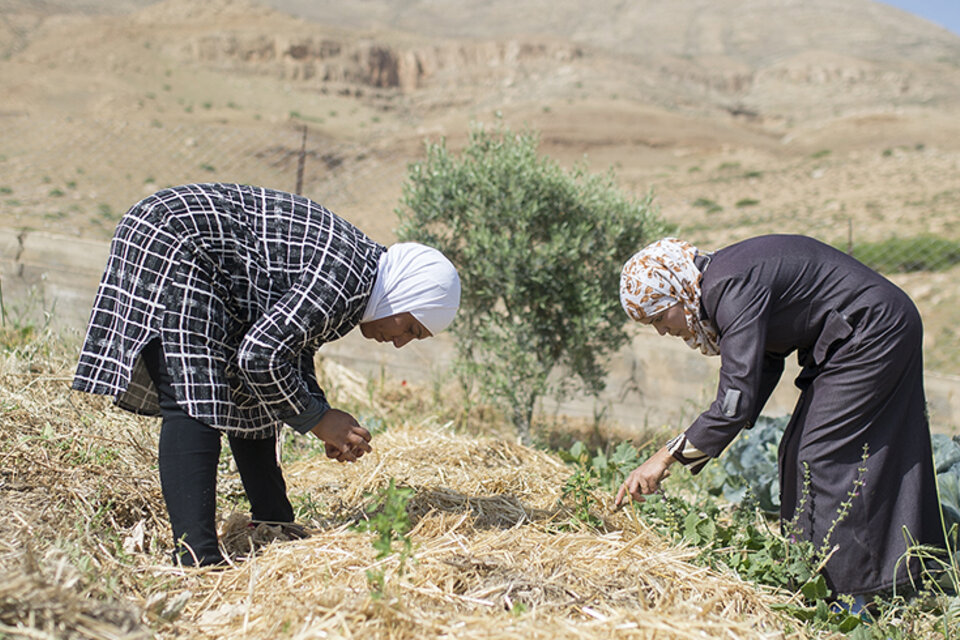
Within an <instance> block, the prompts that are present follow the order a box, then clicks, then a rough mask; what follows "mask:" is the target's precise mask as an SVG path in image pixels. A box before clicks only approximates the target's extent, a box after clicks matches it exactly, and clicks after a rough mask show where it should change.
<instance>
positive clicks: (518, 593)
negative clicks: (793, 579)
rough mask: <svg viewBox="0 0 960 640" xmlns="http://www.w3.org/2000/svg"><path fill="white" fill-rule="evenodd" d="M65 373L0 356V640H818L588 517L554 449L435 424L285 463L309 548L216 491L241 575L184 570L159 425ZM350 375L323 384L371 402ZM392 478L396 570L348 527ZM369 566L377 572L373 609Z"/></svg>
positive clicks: (613, 517) (750, 595)
mask: <svg viewBox="0 0 960 640" xmlns="http://www.w3.org/2000/svg"><path fill="white" fill-rule="evenodd" d="M72 366H73V358H72V354H71V353H70V352H65V351H64V350H63V349H62V348H61V347H59V346H58V345H57V344H56V343H55V342H49V343H46V344H45V345H44V346H42V347H39V348H38V347H32V346H31V347H29V348H23V349H20V350H18V351H16V352H14V353H9V354H7V355H6V356H5V357H4V359H3V360H2V362H0V399H2V400H0V402H2V404H0V424H2V429H0V508H2V512H3V514H4V517H3V518H2V520H0V584H2V585H3V586H2V587H0V625H2V626H0V637H3V636H4V634H6V635H8V636H11V637H24V638H91V639H97V640H106V639H114V638H125V639H126V638H142V637H151V636H153V637H160V638H175V637H190V638H274V637H290V638H328V637H344V638H348V637H377V638H419V637H423V636H435V637H457V638H555V637H578V638H600V637H623V638H658V639H666V638H786V637H791V638H803V637H813V636H812V635H811V634H809V633H807V632H805V631H802V630H800V631H794V632H789V633H788V632H784V631H783V628H784V625H785V621H784V619H782V618H780V617H779V616H778V615H777V614H774V613H773V612H772V611H771V609H770V605H771V604H772V603H774V602H776V601H778V600H780V601H782V600H783V597H782V596H778V595H776V594H772V593H769V592H763V591H760V590H758V589H757V588H755V587H754V586H752V585H749V584H746V583H743V582H741V581H739V580H737V579H735V578H734V577H731V576H726V575H720V574H718V573H716V572H713V571H711V570H708V569H704V568H702V567H698V566H695V565H693V564H691V563H690V560H691V559H692V557H693V556H694V552H693V551H692V550H690V549H687V548H684V547H678V546H671V545H669V544H667V543H666V542H665V541H664V540H663V539H662V538H660V537H659V536H657V535H655V534H654V533H652V532H651V531H650V530H649V529H648V528H647V527H646V526H645V525H644V523H643V522H640V521H638V520H636V519H635V517H632V516H631V513H632V512H631V510H623V511H620V512H614V511H613V510H612V509H611V508H610V496H608V495H597V496H596V498H597V500H598V507H597V509H598V513H597V514H596V515H598V516H599V517H601V518H602V519H603V520H604V523H605V524H604V526H603V527H602V528H601V530H594V529H588V528H586V527H583V526H577V525H576V524H575V521H572V517H571V512H570V510H569V509H568V508H567V507H566V506H565V505H564V504H563V502H562V500H561V490H562V486H563V483H564V481H565V479H566V478H567V477H568V476H569V475H570V471H569V469H568V468H567V467H565V466H564V465H563V464H562V463H561V462H560V461H559V460H558V459H556V458H555V457H553V456H551V455H549V454H547V453H544V452H542V451H538V450H535V449H531V448H527V447H523V446H520V445H516V444H513V443H511V442H508V441H505V440H503V439H498V438H485V437H478V436H471V435H464V434H460V433H456V432H454V431H453V430H452V429H451V428H450V427H449V426H444V425H441V424H439V423H438V422H437V421H436V420H435V419H432V418H429V417H425V418H420V419H413V418H409V419H404V418H402V417H401V418H398V419H397V420H396V421H391V422H389V423H388V426H389V428H388V429H387V430H386V431H385V432H383V433H381V434H379V435H377V436H376V437H375V439H374V445H375V451H374V453H373V454H371V455H369V456H366V457H365V458H363V459H362V460H361V462H359V463H357V464H354V465H339V464H336V463H332V462H329V461H327V460H325V459H323V458H322V457H319V456H312V455H303V456H302V457H301V458H300V459H299V460H297V461H295V462H292V463H288V464H287V465H286V469H285V473H286V476H287V479H288V486H289V491H290V494H291V496H292V497H293V498H294V500H295V502H296V501H297V500H302V499H304V498H309V500H310V501H311V504H313V505H314V509H313V511H312V512H311V513H309V514H307V513H306V512H304V514H305V518H304V519H303V523H304V524H305V525H307V526H308V527H309V528H310V530H311V532H312V535H311V536H310V537H309V538H306V539H300V540H296V539H294V540H285V538H286V536H283V535H280V534H279V533H278V532H277V531H271V530H268V529H258V530H256V531H254V530H250V529H247V528H246V526H245V520H244V519H243V518H242V517H240V516H232V517H231V514H230V512H229V507H230V506H231V502H230V500H228V499H223V500H222V504H221V507H222V508H221V515H222V516H223V517H224V535H223V539H224V540H225V541H231V540H232V542H231V544H232V545H233V546H234V547H235V549H234V550H235V554H234V555H233V558H232V561H231V566H229V567H228V568H225V569H222V570H218V571H214V570H183V569H179V568H176V567H174V566H172V565H170V564H169V557H170V551H171V545H170V542H169V537H170V534H169V529H168V526H167V523H166V521H165V511H164V507H163V503H162V499H161V496H160V490H159V482H158V479H157V476H156V471H155V461H154V444H155V436H156V432H157V425H156V422H155V421H151V420H146V419H140V418H136V417H134V416H131V415H129V414H126V413H124V412H121V411H119V410H117V409H115V408H113V407H112V406H111V405H110V403H109V402H108V401H105V400H104V399H102V398H96V397H89V396H86V395H83V394H77V393H73V392H70V391H69V390H68V381H69V375H70V372H71V369H72ZM330 371H331V370H329V369H328V373H329V372H330ZM332 371H333V372H334V375H343V372H342V371H341V372H340V373H339V374H337V373H336V372H337V370H336V369H335V368H334V369H332ZM348 382H349V380H348V379H347V378H345V379H343V380H340V381H339V382H336V381H332V380H329V379H328V387H331V388H335V389H336V388H339V389H340V390H341V393H344V395H345V397H346V392H347V390H349V389H350V388H352V389H353V391H354V396H353V397H352V399H351V401H354V402H359V401H360V399H361V398H362V397H363V396H364V395H365V394H364V392H363V390H362V389H360V388H359V387H357V386H356V385H354V386H353V387H350V384H348ZM354 382H358V381H357V380H354ZM410 395H411V396H412V395H416V393H415V392H413V393H411V394H410ZM366 396H367V397H368V398H370V395H369V394H366ZM408 399H409V398H408ZM371 400H372V401H371V402H370V404H369V406H368V407H367V408H368V410H369V411H370V412H373V413H376V412H378V411H381V412H385V414H386V413H388V412H387V411H386V407H387V404H386V401H385V400H383V399H381V398H371ZM400 413H401V414H402V413H403V412H400ZM221 476H222V481H223V482H224V487H229V486H230V485H231V483H235V482H236V478H234V477H233V474H231V473H230V472H229V470H227V469H224V470H223V471H222V473H221ZM391 478H392V479H394V480H395V481H396V483H397V485H399V486H404V487H407V488H410V489H412V491H413V496H412V498H411V500H410V502H409V504H408V513H409V515H410V518H411V523H412V530H411V531H410V533H409V538H410V540H411V541H412V543H413V547H412V557H411V558H409V559H408V560H407V561H406V563H405V566H404V568H403V570H402V571H401V565H400V558H399V556H398V555H397V554H393V555H390V556H387V557H385V558H380V559H378V558H377V552H376V550H375V549H374V548H373V546H372V544H371V543H372V541H373V537H374V534H372V533H366V532H360V531H357V530H356V529H355V528H353V527H352V526H351V525H353V524H355V523H356V522H358V521H359V520H361V519H363V518H366V517H367V515H368V511H369V510H370V505H371V501H370V495H371V494H374V493H376V492H378V491H380V490H381V489H382V488H383V487H384V486H385V485H386V484H387V483H388V481H389V479H391ZM221 493H222V494H224V493H228V492H221ZM262 526H263V525H261V527H262ZM228 529H229V530H228ZM238 531H239V532H241V534H240V535H239V537H238V535H237V532H238ZM247 531H250V532H252V533H254V534H255V536H257V539H256V540H255V542H256V544H254V545H253V546H254V547H256V551H255V552H253V553H252V554H251V553H250V552H249V551H250V548H251V545H250V544H249V543H248V542H245V541H244V540H242V539H241V538H242V537H243V533H242V532H247ZM231 534H233V538H231ZM238 542H239V547H237V543H238ZM368 571H372V572H380V573H381V574H382V575H383V577H384V588H383V595H382V597H380V598H376V597H374V593H373V592H372V587H371V585H370V583H368V579H367V572H368Z"/></svg>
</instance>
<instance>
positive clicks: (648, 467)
mask: <svg viewBox="0 0 960 640" xmlns="http://www.w3.org/2000/svg"><path fill="white" fill-rule="evenodd" d="M676 461H677V459H676V458H674V457H673V455H672V454H671V453H670V451H669V450H668V449H667V448H666V447H661V449H660V450H659V451H657V452H656V453H655V454H653V455H652V456H650V457H649V458H648V459H647V461H646V462H644V463H643V464H641V465H640V466H639V467H637V468H636V469H634V470H633V471H631V472H630V475H628V476H627V479H626V480H624V481H623V484H622V485H621V486H620V490H619V491H617V497H616V499H615V500H614V504H615V505H616V506H620V503H621V502H623V501H624V499H625V498H626V496H627V494H628V493H629V494H630V497H631V498H632V499H633V500H635V501H636V502H643V501H644V500H645V498H644V497H643V496H644V495H645V494H646V495H649V494H651V493H656V491H657V490H658V489H659V488H660V481H661V480H663V479H664V478H666V477H668V476H669V475H670V472H669V471H668V468H669V467H670V465H672V464H673V463H674V462H676Z"/></svg>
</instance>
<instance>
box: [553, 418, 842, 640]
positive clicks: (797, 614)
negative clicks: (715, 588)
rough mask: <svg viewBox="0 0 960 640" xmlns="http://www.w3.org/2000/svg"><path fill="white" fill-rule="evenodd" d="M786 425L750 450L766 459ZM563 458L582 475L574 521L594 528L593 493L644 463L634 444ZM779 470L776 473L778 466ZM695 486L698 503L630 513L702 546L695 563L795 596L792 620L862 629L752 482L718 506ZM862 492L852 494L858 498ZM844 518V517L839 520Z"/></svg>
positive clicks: (575, 478) (814, 552)
mask: <svg viewBox="0 0 960 640" xmlns="http://www.w3.org/2000/svg"><path fill="white" fill-rule="evenodd" d="M785 421H786V419H777V420H770V419H765V420H761V421H758V426H759V424H762V425H763V426H764V429H763V430H762V431H761V433H762V437H761V438H756V439H755V440H754V442H760V443H762V444H761V446H757V445H756V444H752V445H751V447H750V450H751V451H752V452H754V453H758V454H760V455H761V458H762V457H765V456H766V455H767V453H768V451H769V449H768V448H767V447H766V446H765V441H767V440H768V439H771V438H773V437H774V436H775V435H776V434H777V433H778V432H777V429H779V430H780V431H782V427H783V425H784V424H785ZM774 451H775V450H774ZM560 455H561V457H562V458H563V459H564V460H565V461H566V462H567V463H568V464H571V465H573V466H574V467H575V468H576V471H575V473H574V474H573V475H572V476H571V477H570V478H569V479H568V480H567V483H566V484H565V487H564V496H565V497H568V498H572V499H573V501H574V507H575V518H576V519H577V520H578V521H580V522H583V523H586V524H588V525H590V526H598V525H599V524H600V523H601V522H600V520H599V518H597V517H596V516H595V515H594V514H593V512H592V511H591V508H592V507H593V506H594V505H595V503H596V499H595V498H594V497H593V493H594V492H595V491H597V490H599V489H601V488H602V489H605V490H608V491H613V490H615V489H616V488H617V487H619V486H620V484H621V483H622V482H623V480H624V478H625V477H626V476H627V474H628V473H629V472H630V471H632V470H633V469H634V468H635V467H636V466H637V465H638V464H640V462H642V460H643V459H644V458H645V457H644V456H642V455H641V454H640V452H638V451H637V450H636V449H635V448H634V447H632V446H631V445H630V444H629V443H622V444H620V445H619V446H618V447H617V448H616V449H615V450H614V451H613V453H612V454H609V455H608V454H607V453H605V452H603V451H598V452H596V453H593V454H591V453H590V452H589V451H588V450H587V448H586V447H585V446H583V444H582V443H579V442H578V443H576V444H574V445H573V447H571V448H570V450H569V451H565V452H560ZM775 460H776V458H775V453H774V462H775ZM762 464H763V462H762V461H761V465H762ZM773 468H774V473H776V466H775V464H774V467H773ZM731 471H735V469H733V468H731ZM688 483H689V484H691V485H693V489H694V495H693V497H687V496H686V495H684V493H681V492H674V491H670V492H669V493H668V492H667V491H665V490H661V491H659V492H658V493H656V494H653V495H650V496H647V497H646V500H645V501H644V502H642V503H634V504H632V505H631V506H629V507H628V508H634V509H636V510H637V511H638V513H639V515H640V516H641V518H642V519H643V520H644V522H646V523H647V524H648V525H650V526H651V527H653V529H654V530H656V531H657V532H658V533H660V534H661V535H663V536H665V537H667V538H668V539H671V540H674V541H676V542H685V543H687V544H690V545H692V546H694V547H696V548H697V549H698V555H697V557H696V559H695V562H697V563H700V564H703V565H706V566H710V567H712V568H715V569H721V570H723V569H726V570H729V571H732V572H734V573H736V574H737V575H738V576H740V577H741V578H742V579H744V580H748V581H750V582H754V583H757V584H762V585H767V586H771V587H775V588H778V589H783V590H785V591H789V592H791V593H794V594H795V596H794V598H792V599H791V600H790V601H789V602H788V603H786V604H784V605H782V606H780V607H779V609H780V610H781V611H783V612H784V613H786V614H787V615H790V616H792V617H794V618H796V619H798V620H802V621H804V622H806V623H810V624H812V625H814V626H818V627H820V628H823V629H827V630H831V631H841V632H847V631H850V630H851V629H853V628H855V627H856V626H857V625H859V624H860V619H859V618H858V617H857V616H855V615H852V614H850V613H848V612H846V611H844V610H842V609H838V608H837V607H835V606H833V607H831V606H830V604H829V603H830V596H831V594H830V593H829V591H828V590H827V587H826V583H825V582H824V579H823V577H822V576H821V575H819V574H818V573H817V570H818V568H819V564H820V563H821V562H822V561H823V558H824V556H823V553H822V549H821V550H818V549H817V548H815V546H814V544H813V543H812V542H809V541H805V540H802V539H800V538H799V537H798V536H797V535H796V532H793V531H791V529H790V527H791V526H792V525H791V523H787V525H786V527H785V528H784V530H783V531H780V530H775V529H774V527H773V526H771V524H770V522H771V516H770V515H769V514H768V513H765V512H764V510H763V509H761V508H760V506H759V503H758V501H757V499H756V496H755V495H754V494H753V493H752V492H751V490H750V485H749V483H747V484H746V485H744V486H740V485H737V486H736V487H735V488H731V493H732V496H733V497H734V498H735V499H736V501H737V504H730V503H724V502H720V501H718V498H719V497H720V496H719V494H720V493H721V492H720V491H716V490H715V489H716V487H715V486H714V485H711V484H710V482H708V481H707V482H705V481H703V480H700V479H695V478H690V479H689V480H688ZM698 483H699V484H702V486H698ZM688 488H689V487H688ZM858 488H859V487H853V488H852V489H851V493H854V492H855V491H856V490H857V489H858ZM706 489H709V490H706ZM734 489H735V490H734ZM711 490H712V493H711ZM844 515H845V514H844V513H838V515H837V519H838V520H839V519H841V518H842V517H843V516H844ZM794 526H795V525H794ZM828 542H829V538H828V539H827V541H826V543H827V544H828Z"/></svg>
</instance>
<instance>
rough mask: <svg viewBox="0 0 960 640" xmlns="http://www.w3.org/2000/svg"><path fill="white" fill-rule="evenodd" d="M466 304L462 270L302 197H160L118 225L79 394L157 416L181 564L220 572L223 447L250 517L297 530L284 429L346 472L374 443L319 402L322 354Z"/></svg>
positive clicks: (250, 193) (432, 324) (427, 323)
mask: <svg viewBox="0 0 960 640" xmlns="http://www.w3.org/2000/svg"><path fill="white" fill-rule="evenodd" d="M459 301H460V281H459V278H458V277H457V272H456V269H455V268H454V267H453V265H452V264H450V262H449V261H448V260H447V259H446V258H445V257H444V256H443V255H442V254H441V253H440V252H439V251H437V250H435V249H432V248H430V247H426V246H423V245H419V244H414V243H402V244H396V245H393V246H391V247H390V248H389V250H388V249H387V248H386V247H384V246H382V245H380V244H378V243H376V242H374V241H373V240H371V239H370V238H368V237H367V236H366V235H364V234H363V233H362V232H361V231H360V230H359V229H357V228H355V227H354V226H352V225H351V224H349V223H348V222H346V221H345V220H343V219H341V218H340V217H338V216H336V215H334V214H333V213H331V212H330V211H328V210H327V209H325V208H324V207H322V206H320V205H319V204H317V203H315V202H312V201H310V200H308V199H306V198H303V197H300V196H296V195H293V194H290V193H284V192H280V191H274V190H271V189H264V188H261V187H253V186H244V185H235V184H194V185H185V186H181V187H175V188H171V189H165V190H163V191H160V192H158V193H156V194H154V195H152V196H150V197H148V198H146V199H144V200H142V201H141V202H139V203H137V204H136V205H134V206H133V207H132V208H131V209H130V210H129V211H128V212H127V213H126V214H125V215H124V216H123V218H122V219H121V220H120V222H119V224H118V226H117V230H116V232H115V234H114V238H113V242H112V244H111V247H110V255H109V258H108V261H107V266H106V270H105V272H104V275H103V279H102V280H101V283H100V287H99V290H98V292H97V296H96V300H95V301H94V305H93V311H92V314H91V319H90V323H89V327H88V329H87V335H86V340H85V341H84V345H83V349H82V352H81V354H80V361H79V365H78V367H77V372H76V376H75V378H74V381H73V388H74V389H78V390H80V391H86V392H89V393H97V394H104V395H111V396H114V397H115V399H116V403H117V405H118V406H120V407H121V408H123V409H127V410H129V411H133V412H135V413H140V414H144V415H159V416H161V417H162V421H161V429H160V441H159V467H160V481H161V486H162V490H163V496H164V500H165V502H166V505H167V511H168V513H169V516H170V523H171V527H172V529H173V536H174V544H175V548H176V553H175V559H176V560H177V561H179V562H182V563H183V564H187V565H208V564H218V563H221V562H223V557H222V555H221V552H220V549H219V545H218V542H217V532H216V526H215V520H216V477H217V463H218V461H219V454H220V440H221V434H223V433H226V435H227V437H228V439H229V442H230V449H231V452H232V454H233V457H234V459H235V460H236V463H237V469H238V471H239V472H240V477H241V480H242V482H243V486H244V490H245V491H246V494H247V497H248V498H249V500H250V505H251V511H252V516H253V519H254V520H257V521H267V522H274V523H291V522H292V521H293V519H294V514H293V508H292V506H291V505H290V502H289V500H288V499H287V496H286V485H285V483H284V480H283V474H282V472H281V470H280V466H279V456H278V455H277V453H278V443H279V437H280V436H279V434H280V429H281V427H282V426H283V424H287V425H290V426H291V427H293V428H294V429H295V430H297V431H298V432H300V433H304V434H306V433H308V432H310V433H313V434H314V435H315V436H317V437H318V438H320V439H321V440H322V441H323V442H324V445H325V448H326V452H327V455H328V456H329V457H330V458H333V459H336V460H339V461H343V462H352V461H355V460H356V459H357V458H359V457H360V456H362V455H363V454H364V453H366V452H368V451H370V450H371V449H370V445H369V440H370V433H369V432H368V431H367V430H366V429H364V428H363V427H362V426H361V425H360V424H358V422H357V421H356V420H355V419H354V418H353V416H351V415H350V414H348V413H346V412H343V411H340V410H337V409H333V408H331V407H330V405H329V404H328V403H327V400H326V397H325V396H324V393H323V391H322V390H321V389H320V387H319V386H318V384H317V380H316V376H315V372H314V362H313V359H314V354H315V353H316V351H317V349H318V348H319V347H320V346H321V345H322V344H324V343H326V342H329V341H331V340H336V339H337V338H340V337H342V336H344V335H346V334H347V333H348V332H349V331H351V330H352V329H353V328H354V327H356V326H357V325H359V326H360V330H361V332H362V333H363V335H364V337H366V338H369V339H372V340H377V341H380V342H392V343H393V344H394V345H395V346H396V347H398V348H399V347H402V346H403V345H405V344H407V343H408V342H409V341H411V340H413V339H422V338H427V337H429V336H432V335H436V334H437V333H439V332H440V331H442V330H443V329H444V328H446V327H447V325H449V324H450V322H452V321H453V318H454V315H455V313H456V311H457V307H458V306H459Z"/></svg>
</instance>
